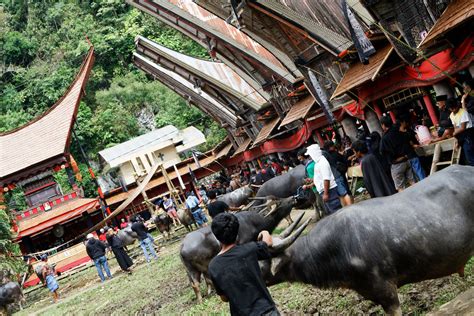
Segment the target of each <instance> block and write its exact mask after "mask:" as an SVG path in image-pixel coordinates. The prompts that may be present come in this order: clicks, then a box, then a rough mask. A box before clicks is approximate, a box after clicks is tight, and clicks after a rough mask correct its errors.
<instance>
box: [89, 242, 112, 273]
mask: <svg viewBox="0 0 474 316" xmlns="http://www.w3.org/2000/svg"><path fill="white" fill-rule="evenodd" d="M106 249H107V246H106V245H105V244H104V243H103V242H101V241H100V240H97V239H96V238H95V237H94V235H92V234H87V243H86V251H87V255H88V256H89V257H90V258H91V259H92V261H94V264H95V267H96V269H97V273H98V274H99V277H100V280H101V282H104V281H105V276H104V273H103V272H102V269H104V271H105V273H106V274H107V277H108V278H109V279H112V274H111V273H110V269H109V265H108V264H107V258H106V257H105V250H106Z"/></svg>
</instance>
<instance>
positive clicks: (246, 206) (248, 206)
mask: <svg viewBox="0 0 474 316" xmlns="http://www.w3.org/2000/svg"><path fill="white" fill-rule="evenodd" d="M255 202H256V201H255V200H254V201H252V202H250V203H249V204H247V205H245V206H244V207H243V208H242V209H241V211H247V210H248V209H249V208H251V207H252V206H253V205H254V204H255Z"/></svg>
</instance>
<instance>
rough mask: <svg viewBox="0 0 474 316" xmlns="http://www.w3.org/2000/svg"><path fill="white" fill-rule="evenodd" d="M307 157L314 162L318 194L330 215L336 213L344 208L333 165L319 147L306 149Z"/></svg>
mask: <svg viewBox="0 0 474 316" xmlns="http://www.w3.org/2000/svg"><path fill="white" fill-rule="evenodd" d="M306 155H307V156H310V157H311V158H312V159H313V161H314V178H313V181H314V185H315V187H316V190H317V191H318V193H319V194H320V195H321V196H322V198H323V202H324V205H325V206H326V210H327V212H328V213H329V214H332V213H335V212H336V211H337V210H339V209H340V208H342V205H341V201H340V200H339V195H338V194H337V184H336V180H335V179H334V175H333V173H332V171H331V165H330V164H329V162H328V161H327V159H326V158H325V157H324V156H323V153H322V151H321V148H319V145H316V144H314V145H311V146H309V147H308V148H307V149H306Z"/></svg>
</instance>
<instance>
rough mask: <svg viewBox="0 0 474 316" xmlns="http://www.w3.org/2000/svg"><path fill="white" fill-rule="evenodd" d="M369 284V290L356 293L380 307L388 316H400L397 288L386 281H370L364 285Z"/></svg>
mask: <svg viewBox="0 0 474 316" xmlns="http://www.w3.org/2000/svg"><path fill="white" fill-rule="evenodd" d="M371 283H372V286H371V287H370V289H362V290H358V291H357V292H359V294H361V295H362V296H364V297H365V298H367V299H369V300H371V301H373V302H375V303H377V304H380V305H382V307H383V309H384V311H385V312H386V313H387V314H388V315H392V316H401V315H402V309H401V308H400V301H399V300H398V293H397V286H396V285H395V284H393V283H392V282H388V281H372V280H370V281H369V282H367V283H366V284H371ZM368 287H369V286H368Z"/></svg>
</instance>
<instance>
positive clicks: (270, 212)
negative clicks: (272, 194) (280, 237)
mask: <svg viewBox="0 0 474 316" xmlns="http://www.w3.org/2000/svg"><path fill="white" fill-rule="evenodd" d="M276 203H277V202H276V201H275V200H270V201H268V202H267V204H266V205H265V206H266V207H269V208H270V211H269V212H268V213H267V214H265V217H268V216H270V215H271V214H273V213H275V211H276V210H277V208H278V207H277V206H276V205H275V204H276ZM274 205H275V207H274V208H272V206H274Z"/></svg>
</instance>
